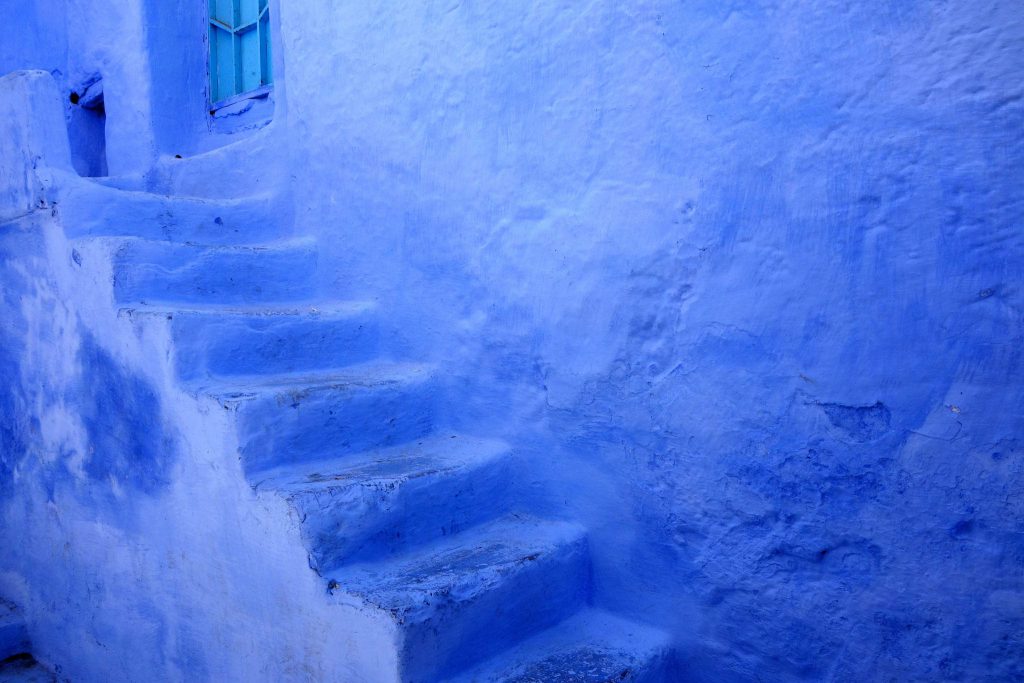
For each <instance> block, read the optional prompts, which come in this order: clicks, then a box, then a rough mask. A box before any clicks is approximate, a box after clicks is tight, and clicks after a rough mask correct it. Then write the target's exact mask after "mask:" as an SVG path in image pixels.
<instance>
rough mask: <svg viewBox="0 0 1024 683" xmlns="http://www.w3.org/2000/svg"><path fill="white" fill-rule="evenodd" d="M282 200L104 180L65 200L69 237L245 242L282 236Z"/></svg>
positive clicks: (63, 210)
mask: <svg viewBox="0 0 1024 683" xmlns="http://www.w3.org/2000/svg"><path fill="white" fill-rule="evenodd" d="M281 204H282V202H281V201H278V200H274V199H271V198H264V197H259V198H250V199H246V200H244V201H238V202H230V201H227V202H213V201H203V200H197V199H188V200H183V199H180V198H175V197H164V196H160V195H152V194H145V193H139V192H122V191H120V190H116V189H114V188H109V187H103V186H100V185H86V186H81V187H77V186H76V187H75V188H73V189H72V190H70V191H69V192H68V193H67V196H66V197H65V198H64V200H63V201H62V202H61V207H60V210H61V213H62V215H64V216H66V217H67V218H66V219H65V221H64V231H65V234H67V235H68V236H69V237H85V236H92V237H99V236H115V237H117V236H121V237H141V238H144V239H153V240H168V241H173V242H197V243H200V244H241V243H246V242H260V241H264V240H267V239H273V238H274V237H280V235H281V226H280V225H278V224H277V223H276V222H275V221H274V220H272V219H270V218H269V217H273V216H279V215H281V212H282V210H283V207H282V206H281Z"/></svg>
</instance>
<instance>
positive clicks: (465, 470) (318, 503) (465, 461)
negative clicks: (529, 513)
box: [256, 434, 511, 568]
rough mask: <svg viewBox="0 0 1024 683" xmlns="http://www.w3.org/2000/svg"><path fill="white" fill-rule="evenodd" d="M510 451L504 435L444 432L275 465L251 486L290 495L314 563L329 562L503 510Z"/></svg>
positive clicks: (431, 536)
mask: <svg viewBox="0 0 1024 683" xmlns="http://www.w3.org/2000/svg"><path fill="white" fill-rule="evenodd" d="M509 456H510V450H509V448H508V446H507V445H506V444H505V443H503V442H501V441H493V440H485V439H476V438H472V437H467V436H462V435H455V434H444V435H439V436H431V437H428V438H425V439H421V440H419V441H416V442H412V443H408V444H402V445H400V446H395V447H393V448H388V449H383V450H378V451H373V452H370V453H364V454H358V455H354V456H348V457H343V458H338V459H335V460H328V461H323V462H318V463H314V464H313V465H312V466H305V467H302V468H299V467H295V466H293V467H288V468H282V469H278V470H273V471H270V472H267V473H265V474H263V475H261V478H260V480H259V481H258V482H257V485H256V488H257V490H259V491H271V492H273V493H276V494H278V495H281V496H283V497H284V498H286V499H287V500H288V502H289V503H290V504H291V506H292V507H293V508H294V509H295V510H296V512H297V513H298V515H299V518H300V519H301V520H302V530H303V535H304V537H305V539H306V542H307V547H309V548H310V557H311V560H312V563H313V565H314V566H315V567H317V568H323V567H332V566H338V565H340V564H341V563H342V562H343V561H351V560H353V559H356V558H358V559H361V560H366V559H373V558H377V557H381V556H383V555H387V554H393V553H395V552H398V551H400V550H405V549H408V548H409V547H411V546H413V545H422V544H426V543H429V542H431V541H435V540H437V539H438V538H440V537H443V536H446V535H451V534H454V533H456V532H458V531H461V530H463V529H465V528H468V527H471V526H473V525H474V524H479V523H481V522H483V521H486V520H488V519H492V518H493V517H495V516H497V515H499V514H501V513H502V512H503V511H504V510H505V509H506V506H507V504H508V502H509V501H508V493H509V481H510V479H511V471H510V470H511V466H510V457H509Z"/></svg>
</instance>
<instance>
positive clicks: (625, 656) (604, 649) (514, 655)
mask: <svg viewBox="0 0 1024 683" xmlns="http://www.w3.org/2000/svg"><path fill="white" fill-rule="evenodd" d="M669 653H670V642H669V638H668V636H667V635H666V634H665V633H663V632H662V631H659V630H657V629H654V628H651V627H649V626H644V625H642V624H637V623H636V622H632V621H628V620H626V619H622V618H620V617H617V616H615V615H612V614H609V613H607V612H603V611H601V610H595V609H587V610H583V611H581V612H580V613H578V614H576V615H574V616H572V617H570V618H569V619H567V620H565V621H564V622H562V623H561V624H558V625H557V626H554V627H552V628H550V629H548V630H547V631H544V632H543V633H540V634H538V635H536V636H534V637H532V638H530V639H529V640H527V641H525V642H523V643H521V644H519V645H517V646H515V647H513V648H510V649H509V650H507V651H505V652H502V653H500V654H498V655H497V656H496V657H494V658H492V659H491V660H489V661H487V662H485V663H484V664H482V665H480V666H479V667H476V668H474V669H472V670H471V671H469V672H466V673H463V674H461V675H460V676H458V677H457V678H455V679H454V680H453V681H452V682H451V683H611V682H615V683H618V682H619V681H622V682H623V683H667V681H668V678H667V676H668V671H667V668H668V662H669Z"/></svg>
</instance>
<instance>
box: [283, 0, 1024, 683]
mask: <svg viewBox="0 0 1024 683" xmlns="http://www.w3.org/2000/svg"><path fill="white" fill-rule="evenodd" d="M326 7H330V9H325V8H326ZM325 17H326V19H325ZM282 23H283V29H284V35H283V39H284V47H285V60H286V61H287V62H288V64H289V98H288V99H289V102H288V115H289V129H290V130H293V131H295V132H297V133H298V137H296V138H295V140H296V143H295V146H294V147H295V150H296V154H297V156H298V158H299V159H300V160H301V163H297V164H296V169H297V172H298V174H299V181H298V185H297V186H298V188H300V190H305V189H306V188H318V189H319V191H317V192H309V193H307V192H300V193H297V199H296V215H297V217H298V220H299V222H300V224H301V225H302V226H304V228H302V229H303V230H313V231H320V234H322V235H325V236H326V235H330V236H331V240H330V241H329V242H328V241H327V240H324V249H325V250H328V249H332V247H333V254H334V257H335V258H334V261H333V262H334V263H336V264H337V265H336V267H335V268H334V269H333V270H332V269H330V268H328V267H325V268H323V269H322V273H323V274H324V277H325V286H326V287H328V288H330V289H342V290H347V289H350V288H357V289H358V288H365V289H366V290H369V291H374V292H375V293H376V294H377V295H379V296H382V297H384V298H385V300H386V305H390V303H391V302H392V301H393V302H394V303H395V306H396V309H397V310H400V311H402V314H403V315H405V316H406V320H408V321H409V322H408V323H407V324H405V325H404V327H406V328H407V329H409V330H415V333H416V338H415V339H413V340H412V341H413V343H416V344H422V345H423V347H425V348H427V349H429V350H431V351H432V352H433V353H434V354H436V357H437V359H438V360H440V361H441V362H447V363H448V367H450V368H451V375H452V377H453V378H454V379H455V380H456V381H461V382H463V384H464V387H465V398H464V400H456V401H453V407H455V408H456V412H457V413H458V415H457V418H458V419H459V420H461V421H463V423H464V424H465V423H470V424H476V423H477V422H478V421H492V422H504V423H505V426H506V427H507V429H508V433H510V434H515V436H516V438H517V439H520V440H523V439H525V438H527V435H531V436H532V438H533V439H534V442H533V443H534V446H535V449H536V454H537V457H536V459H535V463H534V470H533V473H534V476H535V478H536V481H537V482H557V483H555V484H554V489H555V490H556V491H558V492H559V493H560V494H561V499H562V500H564V501H565V506H566V507H567V508H570V509H572V510H573V511H574V513H575V514H577V515H578V516H579V517H580V518H582V519H585V520H586V521H587V523H588V526H589V527H590V529H591V534H592V548H593V550H592V552H593V556H594V560H595V563H596V569H595V582H596V589H597V593H598V595H599V599H600V601H601V602H602V603H603V604H605V605H606V606H609V607H613V608H615V609H617V610H622V611H624V612H626V613H628V614H632V615H634V616H639V617H642V618H644V619H647V620H653V621H655V622H656V623H658V624H660V625H662V626H665V627H668V628H670V629H671V630H672V631H673V632H674V633H675V634H676V635H677V637H678V638H680V639H681V641H683V642H684V643H685V646H684V648H685V649H686V650H688V651H689V652H690V653H692V659H691V660H690V665H689V669H688V675H689V676H690V677H691V678H692V679H693V680H706V681H726V680H823V679H832V680H1009V679H1013V678H1016V677H1019V676H1021V675H1024V670H1022V666H1024V663H1022V658H1024V649H1022V648H1024V646H1022V642H1024V611H1022V609H1021V608H1022V605H1024V602H1022V601H1024V582H1022V578H1024V577H1022V570H1021V567H1022V563H1021V560H1022V552H1024V546H1022V545H1021V538H1022V536H1021V532H1022V527H1021V524H1022V512H1024V510H1022V509H1021V498H1020V496H1019V495H1016V493H1017V492H1019V491H1020V490H1021V485H1022V483H1024V482H1022V461H1021V457H1022V452H1021V449H1022V445H1021V444H1022V441H1021V438H1022V437H1021V435H1022V429H1024V387H1022V382H1021V377H1022V370H1024V368H1022V356H1021V351H1020V349H1021V341H1022V333H1024V324H1022V317H1021V316H1022V303H1024V301H1022V291H1021V287H1020V282H1021V275H1022V273H1024V229H1022V220H1024V196H1022V194H1021V190H1020V185H1021V180H1022V174H1024V167H1022V164H1024V141H1022V134H1021V130H1022V129H1024V126H1022V124H1024V109H1022V96H1024V92H1022V90H1021V87H1022V86H1021V83H1020V79H1019V78H1018V77H1017V76H1016V75H1015V74H1017V73H1019V72H1020V69H1021V67H1022V66H1024V52H1022V42H1021V41H1022V40H1024V15H1022V13H1021V12H1020V8H1019V6H1017V5H1016V4H1015V3H1012V2H982V3H975V4H973V5H970V6H965V5H962V4H960V5H956V4H950V3H924V2H910V3H887V2H869V3H854V4H850V3H840V2H816V3H804V2H769V3H755V2H732V3H721V2H697V3H679V2H658V1H651V2H634V3H603V2H587V3H557V2H546V1H533V2H521V3H505V4H501V3H472V2H462V3H459V2H449V3H397V4H396V3H389V4H388V5H380V4H375V3H361V4H358V5H357V4H350V3H346V4H343V5H333V6H329V5H324V4H318V3H303V4H301V5H298V4H296V5H290V6H287V7H285V8H283V9H282ZM321 45H331V46H333V48H334V49H332V50H320V49H318V48H319V46H321ZM323 73H337V74H340V75H342V76H341V77H340V78H339V79H337V80H335V81H333V82H332V84H331V87H329V88H325V87H323V84H322V81H321V75H322V74H323ZM307 140H308V141H315V142H314V144H304V142H305V141H307ZM325 178H334V179H335V180H334V181H332V182H324V179H325ZM322 259H323V262H324V263H325V264H326V263H331V261H330V260H329V259H328V257H327V256H326V255H322ZM356 274H361V275H360V276H359V277H357V276H356ZM381 292H385V293H386V294H381ZM388 295H390V296H388ZM510 418H511V419H510Z"/></svg>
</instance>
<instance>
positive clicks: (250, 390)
mask: <svg viewBox="0 0 1024 683" xmlns="http://www.w3.org/2000/svg"><path fill="white" fill-rule="evenodd" d="M433 369H434V366H433V365H431V364H429V363H407V362H380V361H377V362H371V363H363V364H360V365H352V366H349V367H344V368H338V369H335V370H319V371H315V372H300V373H273V374H267V375H240V376H235V377H224V378H215V379H212V380H210V379H205V380H203V381H200V382H195V383H192V385H191V390H192V391H193V392H195V393H202V394H206V395H209V396H214V397H217V398H223V399H230V400H237V399H243V398H247V397H250V396H255V395H259V394H264V393H274V392H278V391H294V390H296V389H301V390H316V389H332V388H346V387H361V388H370V387H375V386H388V385H392V384H400V383H409V382H418V381H423V380H425V379H427V378H429V377H430V376H431V374H432V371H433Z"/></svg>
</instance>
